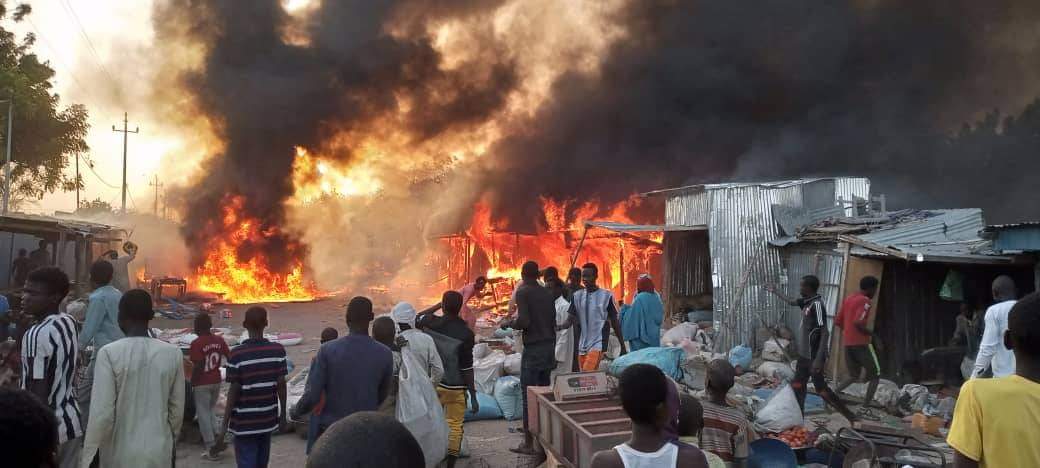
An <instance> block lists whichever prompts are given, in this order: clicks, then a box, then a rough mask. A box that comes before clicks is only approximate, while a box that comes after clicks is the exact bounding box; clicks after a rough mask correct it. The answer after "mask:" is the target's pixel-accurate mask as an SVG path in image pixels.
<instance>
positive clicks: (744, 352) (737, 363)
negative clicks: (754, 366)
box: [729, 345, 751, 374]
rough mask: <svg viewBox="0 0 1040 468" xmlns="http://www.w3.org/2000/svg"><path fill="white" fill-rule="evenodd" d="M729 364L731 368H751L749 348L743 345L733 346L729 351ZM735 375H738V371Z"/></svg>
mask: <svg viewBox="0 0 1040 468" xmlns="http://www.w3.org/2000/svg"><path fill="white" fill-rule="evenodd" d="M729 363H730V364H732V365H733V367H740V368H741V369H743V370H748V368H749V367H751V348H749V347H747V346H744V345H737V346H734V347H733V349H731V350H729ZM737 373H738V374H739V373H740V371H737Z"/></svg>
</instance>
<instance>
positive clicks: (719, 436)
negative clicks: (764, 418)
mask: <svg viewBox="0 0 1040 468" xmlns="http://www.w3.org/2000/svg"><path fill="white" fill-rule="evenodd" d="M735 374H736V370H735V369H733V366H732V365H731V364H730V363H729V362H727V361H726V360H725V359H716V360H714V361H712V362H710V363H708V372H707V376H706V377H705V381H704V389H705V393H706V398H705V399H704V400H703V401H702V402H701V406H702V407H703V408H704V428H703V429H701V439H700V444H699V445H698V446H699V447H700V448H701V449H703V450H706V451H708V452H711V453H714V454H715V455H718V457H719V458H721V459H722V461H724V462H726V463H727V464H728V465H729V466H734V467H743V466H746V463H747V457H748V454H749V450H748V444H750V443H751V442H753V441H754V440H755V439H756V438H757V436H756V435H755V431H754V430H753V429H751V428H750V427H749V424H748V420H747V418H746V417H745V416H744V413H743V412H742V411H740V410H738V409H736V408H734V407H732V406H730V405H729V403H727V402H726V394H727V393H729V389H731V388H733V378H734V375H735Z"/></svg>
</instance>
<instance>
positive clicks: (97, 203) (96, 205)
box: [76, 198, 115, 216]
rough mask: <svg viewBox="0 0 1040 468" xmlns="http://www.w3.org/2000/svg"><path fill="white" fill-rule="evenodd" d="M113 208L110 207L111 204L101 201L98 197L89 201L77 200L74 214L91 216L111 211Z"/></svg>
mask: <svg viewBox="0 0 1040 468" xmlns="http://www.w3.org/2000/svg"><path fill="white" fill-rule="evenodd" d="M114 211H115V210H113V209H112V205H111V204H109V203H108V202H107V201H102V200H101V199H100V198H95V199H93V200H91V201H81V202H79V208H77V209H76V214H78V215H83V216H93V215H99V214H108V213H112V212H114Z"/></svg>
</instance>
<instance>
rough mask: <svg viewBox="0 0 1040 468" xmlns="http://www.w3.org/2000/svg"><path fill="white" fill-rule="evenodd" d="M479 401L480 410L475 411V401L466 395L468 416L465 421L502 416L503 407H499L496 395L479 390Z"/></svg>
mask: <svg viewBox="0 0 1040 468" xmlns="http://www.w3.org/2000/svg"><path fill="white" fill-rule="evenodd" d="M477 402H478V403H480V410H479V411H477V412H476V413H473V411H472V410H473V403H472V402H471V401H469V397H466V416H465V417H464V418H463V421H483V420H485V419H500V418H501V417H502V409H501V408H499V407H498V401H497V400H495V397H493V396H491V395H488V394H486V393H480V392H477Z"/></svg>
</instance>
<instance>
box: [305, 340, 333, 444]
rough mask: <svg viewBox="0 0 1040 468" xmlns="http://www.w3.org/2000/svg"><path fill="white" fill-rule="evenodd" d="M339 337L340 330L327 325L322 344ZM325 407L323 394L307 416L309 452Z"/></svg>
mask: <svg viewBox="0 0 1040 468" xmlns="http://www.w3.org/2000/svg"><path fill="white" fill-rule="evenodd" d="M336 338H339V332H337V331H336V329H335V328H332V327H327V328H325V329H324V330H322V331H321V344H325V343H328V342H330V341H332V340H335V339H336ZM311 366H314V359H313V358H311ZM324 407H325V395H322V396H321V400H319V401H318V404H317V405H316V406H315V407H314V410H313V411H311V415H310V417H309V418H307V454H310V453H311V447H314V442H315V441H316V440H318V432H319V430H318V416H319V415H321V409H322V408H324Z"/></svg>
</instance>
